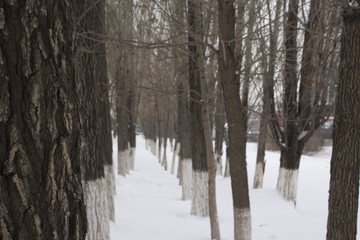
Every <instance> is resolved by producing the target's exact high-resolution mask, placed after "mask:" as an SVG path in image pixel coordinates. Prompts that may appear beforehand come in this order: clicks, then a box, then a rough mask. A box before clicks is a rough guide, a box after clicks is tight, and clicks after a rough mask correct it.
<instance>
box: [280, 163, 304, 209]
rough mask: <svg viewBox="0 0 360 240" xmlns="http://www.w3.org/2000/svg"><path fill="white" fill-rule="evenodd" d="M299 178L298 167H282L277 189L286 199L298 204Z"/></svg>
mask: <svg viewBox="0 0 360 240" xmlns="http://www.w3.org/2000/svg"><path fill="white" fill-rule="evenodd" d="M298 179H299V170H298V169H295V170H294V169H285V168H280V170H279V177H278V182H277V186H276V190H277V191H278V192H279V193H280V195H281V196H282V197H283V198H284V199H285V200H287V201H291V202H293V203H294V205H296V194H297V185H298Z"/></svg>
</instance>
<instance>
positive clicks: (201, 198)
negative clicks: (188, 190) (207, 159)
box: [191, 171, 209, 217]
mask: <svg viewBox="0 0 360 240" xmlns="http://www.w3.org/2000/svg"><path fill="white" fill-rule="evenodd" d="M208 180H209V176H208V173H207V172H197V171H193V172H192V181H193V184H192V185H193V187H192V196H191V199H192V201H191V214H192V215H196V216H199V217H207V216H209V191H208Z"/></svg>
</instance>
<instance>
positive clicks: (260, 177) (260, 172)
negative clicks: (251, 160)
mask: <svg viewBox="0 0 360 240" xmlns="http://www.w3.org/2000/svg"><path fill="white" fill-rule="evenodd" d="M264 169H265V162H259V163H256V168H255V175H254V189H257V188H262V187H263V181H264Z"/></svg>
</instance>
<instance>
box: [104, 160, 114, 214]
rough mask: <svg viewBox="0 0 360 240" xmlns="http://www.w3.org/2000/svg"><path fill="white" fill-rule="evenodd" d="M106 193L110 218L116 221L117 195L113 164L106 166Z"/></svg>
mask: <svg viewBox="0 0 360 240" xmlns="http://www.w3.org/2000/svg"><path fill="white" fill-rule="evenodd" d="M104 172H105V181H106V186H105V187H106V194H107V198H108V203H109V219H110V220H111V221H115V205H114V196H115V195H116V185H115V175H114V168H113V166H111V165H105V166H104Z"/></svg>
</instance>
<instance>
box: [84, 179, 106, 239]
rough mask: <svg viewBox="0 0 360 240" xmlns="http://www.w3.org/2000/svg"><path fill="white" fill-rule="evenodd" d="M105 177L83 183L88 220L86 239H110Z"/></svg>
mask: <svg viewBox="0 0 360 240" xmlns="http://www.w3.org/2000/svg"><path fill="white" fill-rule="evenodd" d="M106 190H107V186H106V180H105V178H101V179H96V180H94V181H88V182H85V183H84V200H85V206H86V216H87V221H88V226H87V234H86V239H87V240H97V239H104V240H109V239H110V236H109V234H110V227H109V218H110V217H109V202H108V196H107V192H106Z"/></svg>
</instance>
